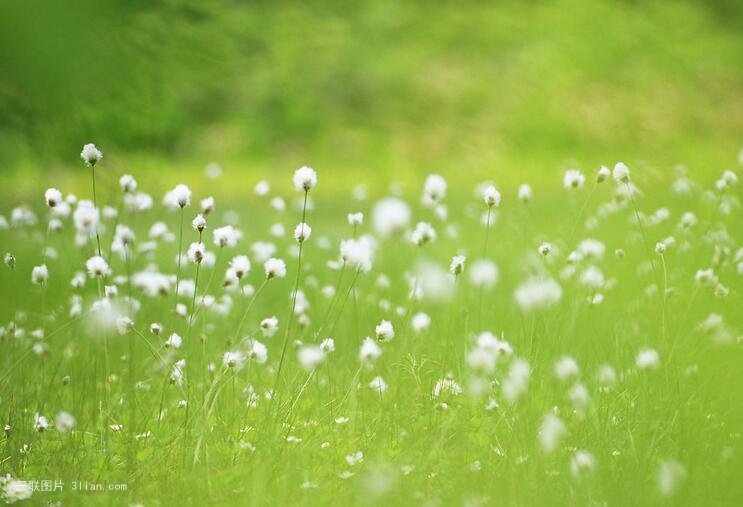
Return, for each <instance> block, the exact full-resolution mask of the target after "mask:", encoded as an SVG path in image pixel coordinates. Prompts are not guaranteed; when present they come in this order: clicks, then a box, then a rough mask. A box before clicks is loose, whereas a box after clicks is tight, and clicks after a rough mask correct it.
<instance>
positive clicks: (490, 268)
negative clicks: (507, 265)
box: [469, 259, 499, 289]
mask: <svg viewBox="0 0 743 507" xmlns="http://www.w3.org/2000/svg"><path fill="white" fill-rule="evenodd" d="M469 274H470V276H469V278H470V282H471V283H472V285H474V286H475V287H479V288H483V289H490V288H491V287H493V286H494V285H495V284H496V282H497V281H498V276H499V272H498V266H496V265H495V264H494V263H493V262H491V261H489V260H485V259H481V260H477V261H474V262H473V263H472V264H471V265H470V268H469Z"/></svg>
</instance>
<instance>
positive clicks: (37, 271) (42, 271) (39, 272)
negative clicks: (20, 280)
mask: <svg viewBox="0 0 743 507" xmlns="http://www.w3.org/2000/svg"><path fill="white" fill-rule="evenodd" d="M47 280H49V269H48V268H47V267H46V264H42V265H40V266H34V268H33V269H32V270H31V282H32V283H33V284H34V285H43V284H45V283H46V281H47Z"/></svg>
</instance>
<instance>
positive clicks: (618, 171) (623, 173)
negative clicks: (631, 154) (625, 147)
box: [612, 162, 629, 183]
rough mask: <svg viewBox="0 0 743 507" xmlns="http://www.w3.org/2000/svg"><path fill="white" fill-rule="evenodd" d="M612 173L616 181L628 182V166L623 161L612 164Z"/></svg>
mask: <svg viewBox="0 0 743 507" xmlns="http://www.w3.org/2000/svg"><path fill="white" fill-rule="evenodd" d="M612 175H613V176H614V179H615V180H616V181H617V182H618V183H629V167H627V166H626V165H625V164H624V163H623V162H617V163H616V164H615V165H614V171H613V172H612Z"/></svg>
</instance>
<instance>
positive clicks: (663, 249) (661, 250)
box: [655, 241, 666, 255]
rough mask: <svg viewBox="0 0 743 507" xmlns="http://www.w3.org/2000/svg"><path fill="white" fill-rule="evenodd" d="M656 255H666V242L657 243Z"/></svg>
mask: <svg viewBox="0 0 743 507" xmlns="http://www.w3.org/2000/svg"><path fill="white" fill-rule="evenodd" d="M655 253H657V254H659V255H663V254H664V253H666V244H665V243H664V242H662V241H659V242H658V243H656V244H655Z"/></svg>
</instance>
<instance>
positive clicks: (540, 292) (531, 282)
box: [515, 278, 562, 312]
mask: <svg viewBox="0 0 743 507" xmlns="http://www.w3.org/2000/svg"><path fill="white" fill-rule="evenodd" d="M515 298H516V302H517V303H518V305H519V306H520V307H521V309H522V310H524V311H527V312H528V311H532V310H539V309H542V308H547V307H549V306H552V305H554V304H556V303H557V302H559V301H560V299H562V288H561V287H560V285H559V284H558V283H557V282H556V281H555V280H553V279H552V278H530V279H528V280H526V281H525V282H523V283H521V285H519V286H518V287H517V288H516V292H515Z"/></svg>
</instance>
